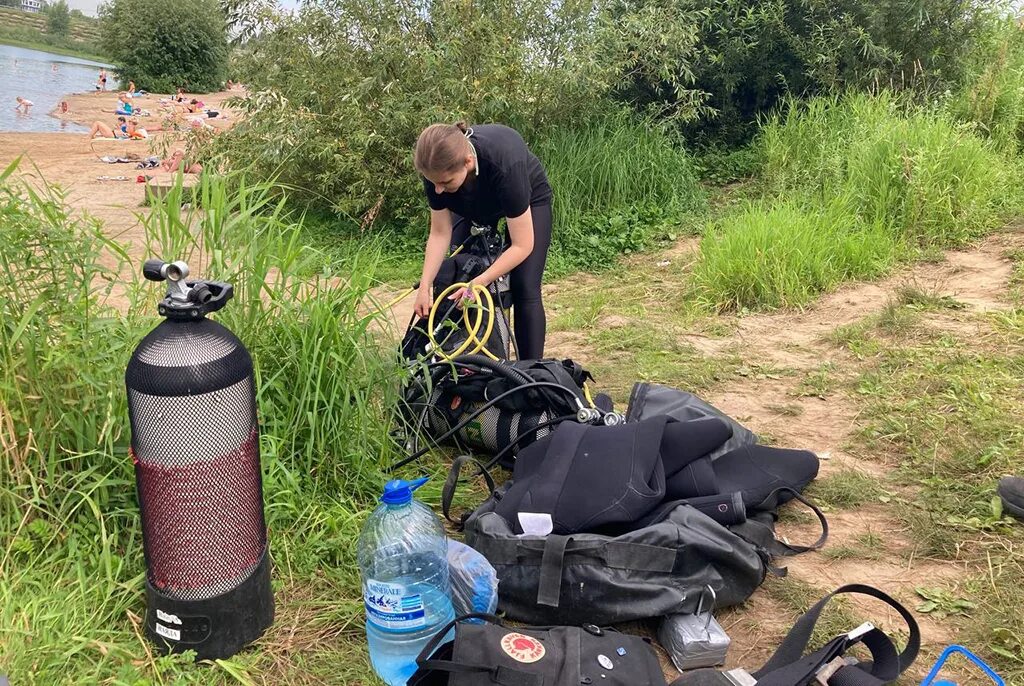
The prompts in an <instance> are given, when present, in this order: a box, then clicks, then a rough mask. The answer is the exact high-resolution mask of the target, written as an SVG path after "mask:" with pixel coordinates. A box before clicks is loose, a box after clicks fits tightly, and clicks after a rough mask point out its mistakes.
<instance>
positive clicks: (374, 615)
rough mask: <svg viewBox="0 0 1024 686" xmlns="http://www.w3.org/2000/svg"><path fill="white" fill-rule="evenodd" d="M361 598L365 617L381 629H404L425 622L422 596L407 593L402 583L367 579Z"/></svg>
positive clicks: (416, 627) (422, 624) (418, 626)
mask: <svg viewBox="0 0 1024 686" xmlns="http://www.w3.org/2000/svg"><path fill="white" fill-rule="evenodd" d="M363 599H364V600H365V601H366V618H367V619H369V620H370V621H371V622H373V623H374V624H375V625H377V626H378V627H380V628H381V629H391V630H392V631H406V630H409V629H419V628H420V627H422V626H425V625H426V623H427V619H426V613H425V612H424V610H423V598H422V597H421V596H420V594H419V593H415V594H412V595H407V594H406V591H405V586H403V585H402V584H392V583H388V582H386V581H374V580H373V579H367V581H366V590H365V591H364V592H363Z"/></svg>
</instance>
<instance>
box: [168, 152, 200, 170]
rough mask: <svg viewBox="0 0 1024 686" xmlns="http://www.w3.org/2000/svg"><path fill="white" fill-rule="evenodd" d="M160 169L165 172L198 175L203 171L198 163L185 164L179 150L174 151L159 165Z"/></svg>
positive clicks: (183, 154) (183, 156)
mask: <svg viewBox="0 0 1024 686" xmlns="http://www.w3.org/2000/svg"><path fill="white" fill-rule="evenodd" d="M160 167H161V168H162V169H164V170H165V171H169V172H176V171H182V172H184V173H186V174H198V173H199V172H201V171H203V165H201V164H199V163H198V162H193V163H189V162H186V161H185V153H184V152H182V151H181V150H175V151H174V153H172V154H171V156H170V157H168V158H167V159H166V160H164V161H163V162H161V163H160Z"/></svg>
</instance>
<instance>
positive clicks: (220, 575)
mask: <svg viewBox="0 0 1024 686" xmlns="http://www.w3.org/2000/svg"><path fill="white" fill-rule="evenodd" d="M125 382H126V384H127V386H128V410H129V418H130V420H131V427H132V457H133V459H134V461H135V473H136V483H137V487H138V495H139V506H140V509H141V511H142V533H143V545H144V548H145V554H146V567H147V575H148V578H149V582H150V583H151V584H152V585H153V587H154V588H156V589H157V590H158V591H160V592H161V593H164V594H166V595H167V596H169V597H172V598H177V599H180V600H203V599H207V598H213V597H215V596H218V595H221V594H223V593H225V592H227V591H230V590H231V589H233V588H235V587H236V586H238V585H239V584H241V583H242V582H243V581H244V580H245V579H246V578H248V577H249V575H250V574H251V573H252V572H253V570H255V568H256V567H257V566H258V565H259V563H260V561H261V559H262V558H263V553H264V551H265V550H266V546H267V535H266V523H265V520H264V515H263V487H262V481H261V478H260V452H259V429H258V426H257V422H256V404H255V393H254V390H255V389H254V384H253V376H252V359H251V358H250V357H249V353H248V352H247V351H246V350H245V347H244V346H242V344H241V342H240V341H239V340H238V339H237V338H236V337H235V336H234V334H232V333H231V332H230V331H228V330H227V329H226V328H224V327H223V326H221V325H220V324H218V323H216V322H213V321H210V320H206V319H204V320H200V321H198V322H174V321H165V322H163V323H162V324H160V325H159V326H158V327H156V329H154V330H153V331H152V332H151V333H150V334H149V335H148V336H146V338H145V339H143V341H142V343H140V344H139V347H138V348H137V349H136V351H135V353H134V355H132V359H131V362H130V363H129V365H128V370H127V372H126V373H125Z"/></svg>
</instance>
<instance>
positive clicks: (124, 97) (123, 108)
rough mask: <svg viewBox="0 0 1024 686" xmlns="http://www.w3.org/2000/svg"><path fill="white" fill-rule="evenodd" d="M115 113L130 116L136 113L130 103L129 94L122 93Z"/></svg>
mask: <svg viewBox="0 0 1024 686" xmlns="http://www.w3.org/2000/svg"><path fill="white" fill-rule="evenodd" d="M114 113H115V114H125V115H130V114H133V113H134V110H133V108H132V104H131V103H130V102H129V101H128V94H127V93H121V95H120V96H119V97H118V98H117V109H116V110H114Z"/></svg>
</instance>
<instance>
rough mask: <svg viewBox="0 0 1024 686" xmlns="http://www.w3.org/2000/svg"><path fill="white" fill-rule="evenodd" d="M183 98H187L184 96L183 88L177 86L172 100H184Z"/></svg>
mask: <svg viewBox="0 0 1024 686" xmlns="http://www.w3.org/2000/svg"><path fill="white" fill-rule="evenodd" d="M185 100H187V98H186V97H185V90H184V89H183V88H179V89H178V92H177V93H176V94H175V96H174V101H175V102H185Z"/></svg>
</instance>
